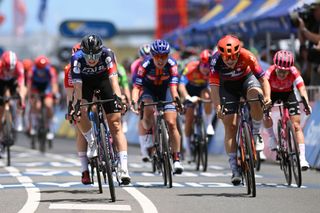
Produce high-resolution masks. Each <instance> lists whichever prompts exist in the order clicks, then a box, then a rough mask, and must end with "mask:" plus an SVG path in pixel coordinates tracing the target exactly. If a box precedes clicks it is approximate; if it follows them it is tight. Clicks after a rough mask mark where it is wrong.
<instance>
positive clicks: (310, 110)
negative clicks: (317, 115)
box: [304, 104, 312, 115]
mask: <svg viewBox="0 0 320 213" xmlns="http://www.w3.org/2000/svg"><path fill="white" fill-rule="evenodd" d="M304 112H305V113H306V115H310V114H311V113H312V108H311V106H310V105H309V104H308V108H305V109H304Z"/></svg>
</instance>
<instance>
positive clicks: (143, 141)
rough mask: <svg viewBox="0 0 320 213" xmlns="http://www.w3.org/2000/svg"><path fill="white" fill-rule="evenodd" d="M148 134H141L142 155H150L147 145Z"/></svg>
mask: <svg viewBox="0 0 320 213" xmlns="http://www.w3.org/2000/svg"><path fill="white" fill-rule="evenodd" d="M145 140H146V135H139V143H140V152H141V155H142V156H148V152H147V148H146V146H145Z"/></svg>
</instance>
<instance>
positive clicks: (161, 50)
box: [151, 40, 170, 55]
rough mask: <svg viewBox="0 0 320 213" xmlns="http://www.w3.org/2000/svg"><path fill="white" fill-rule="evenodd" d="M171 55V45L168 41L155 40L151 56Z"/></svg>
mask: <svg viewBox="0 0 320 213" xmlns="http://www.w3.org/2000/svg"><path fill="white" fill-rule="evenodd" d="M169 53H170V44H169V43H168V42H167V41H166V40H155V41H154V42H153V43H152V44H151V54H152V55H159V54H169Z"/></svg>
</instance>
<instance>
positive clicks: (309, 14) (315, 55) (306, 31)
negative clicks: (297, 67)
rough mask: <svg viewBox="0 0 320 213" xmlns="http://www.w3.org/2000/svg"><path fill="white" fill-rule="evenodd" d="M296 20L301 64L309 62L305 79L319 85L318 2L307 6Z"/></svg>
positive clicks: (319, 9)
mask: <svg viewBox="0 0 320 213" xmlns="http://www.w3.org/2000/svg"><path fill="white" fill-rule="evenodd" d="M305 8H306V7H305ZM297 20H298V36H299V40H300V44H301V45H300V54H301V56H302V57H303V60H304V61H303V63H308V62H309V63H308V64H307V66H305V67H306V70H305V72H306V73H305V78H306V80H307V81H308V80H309V79H310V84H311V85H320V49H319V42H320V1H317V2H316V3H313V4H311V5H309V6H307V10H306V11H305V12H303V13H301V14H299V16H298V18H297Z"/></svg>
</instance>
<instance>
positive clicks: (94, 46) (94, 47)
mask: <svg viewBox="0 0 320 213" xmlns="http://www.w3.org/2000/svg"><path fill="white" fill-rule="evenodd" d="M102 46H103V45H102V40H101V38H100V37H99V36H97V35H95V34H89V35H86V36H85V37H84V38H83V39H82V41H81V49H82V51H83V52H84V53H85V54H97V53H99V52H101V50H102Z"/></svg>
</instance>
